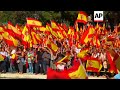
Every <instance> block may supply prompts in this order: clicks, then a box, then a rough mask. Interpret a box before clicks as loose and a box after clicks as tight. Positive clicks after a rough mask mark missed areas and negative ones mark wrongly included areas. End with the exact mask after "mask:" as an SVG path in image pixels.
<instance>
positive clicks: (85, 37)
mask: <svg viewBox="0 0 120 90" xmlns="http://www.w3.org/2000/svg"><path fill="white" fill-rule="evenodd" d="M94 33H95V29H94V28H93V27H91V26H89V27H88V29H87V30H86V31H85V32H84V33H83V35H82V36H81V39H80V42H81V43H82V44H86V43H88V42H89V41H91V39H92V38H90V37H89V36H90V35H93V34H94Z"/></svg>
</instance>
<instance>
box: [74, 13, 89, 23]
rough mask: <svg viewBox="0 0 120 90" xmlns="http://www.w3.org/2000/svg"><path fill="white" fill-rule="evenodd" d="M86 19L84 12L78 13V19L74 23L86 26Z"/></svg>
mask: <svg viewBox="0 0 120 90" xmlns="http://www.w3.org/2000/svg"><path fill="white" fill-rule="evenodd" d="M87 18H88V15H87V14H86V13H85V12H84V11H80V12H79V13H78V17H77V20H76V22H80V23H84V24H86V23H87V21H88V20H87Z"/></svg>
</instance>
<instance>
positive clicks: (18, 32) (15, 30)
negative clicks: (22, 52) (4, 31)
mask: <svg viewBox="0 0 120 90" xmlns="http://www.w3.org/2000/svg"><path fill="white" fill-rule="evenodd" d="M8 29H11V30H12V31H13V32H14V33H15V36H16V37H19V38H20V37H21V32H20V31H19V30H18V29H17V28H16V27H14V26H13V25H12V23H11V22H8Z"/></svg>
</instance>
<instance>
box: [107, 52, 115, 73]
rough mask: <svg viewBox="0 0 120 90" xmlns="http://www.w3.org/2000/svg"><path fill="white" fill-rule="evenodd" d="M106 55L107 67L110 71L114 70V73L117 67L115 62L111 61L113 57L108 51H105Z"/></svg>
mask: <svg viewBox="0 0 120 90" xmlns="http://www.w3.org/2000/svg"><path fill="white" fill-rule="evenodd" d="M106 56H107V59H108V62H109V64H110V69H109V71H110V73H114V72H115V73H116V72H117V68H116V66H115V63H114V61H113V60H114V57H112V55H111V54H110V52H109V51H107V52H106Z"/></svg>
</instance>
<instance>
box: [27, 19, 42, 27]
mask: <svg viewBox="0 0 120 90" xmlns="http://www.w3.org/2000/svg"><path fill="white" fill-rule="evenodd" d="M26 19H27V25H30V26H42V22H40V21H38V20H36V19H34V18H26Z"/></svg>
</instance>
